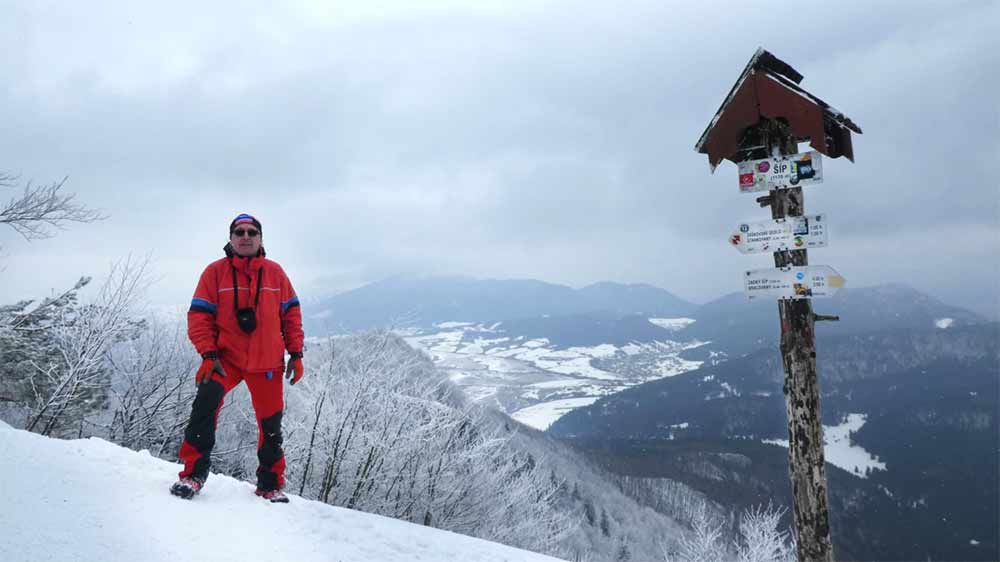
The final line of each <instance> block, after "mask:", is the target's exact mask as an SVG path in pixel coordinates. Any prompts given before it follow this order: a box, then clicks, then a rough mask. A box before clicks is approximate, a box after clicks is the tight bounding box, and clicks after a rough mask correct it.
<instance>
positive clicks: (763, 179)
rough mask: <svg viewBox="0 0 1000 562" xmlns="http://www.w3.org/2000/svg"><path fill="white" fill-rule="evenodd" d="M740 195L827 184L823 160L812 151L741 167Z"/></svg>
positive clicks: (744, 164) (818, 154) (740, 165)
mask: <svg viewBox="0 0 1000 562" xmlns="http://www.w3.org/2000/svg"><path fill="white" fill-rule="evenodd" d="M739 175H740V193H754V192H757V191H770V190H772V189H783V188H788V187H798V186H803V185H812V184H815V183H822V182H823V156H822V155H821V154H820V153H819V152H816V151H815V150H811V151H809V152H803V153H801V154H792V155H790V156H776V157H773V158H763V159H761V160H747V161H745V162H740V164H739Z"/></svg>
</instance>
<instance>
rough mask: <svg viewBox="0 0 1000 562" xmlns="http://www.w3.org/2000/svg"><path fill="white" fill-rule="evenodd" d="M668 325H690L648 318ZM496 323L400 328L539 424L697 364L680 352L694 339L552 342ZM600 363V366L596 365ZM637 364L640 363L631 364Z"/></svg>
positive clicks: (479, 393) (443, 364)
mask: <svg viewBox="0 0 1000 562" xmlns="http://www.w3.org/2000/svg"><path fill="white" fill-rule="evenodd" d="M649 321H650V323H652V324H654V325H656V326H659V327H662V328H664V329H667V330H670V331H677V330H680V329H683V328H684V327H686V326H688V325H690V324H691V323H692V322H694V320H692V319H690V318H651V319H649ZM499 327H500V324H492V325H489V326H487V325H483V324H474V323H469V322H444V323H441V324H437V325H436V330H434V331H430V332H424V333H407V334H401V335H404V336H405V339H406V341H407V342H408V343H409V344H410V345H412V346H413V347H415V348H418V349H422V350H423V351H425V352H426V353H427V354H428V355H430V357H431V358H432V359H433V360H434V363H435V364H436V365H437V367H438V368H439V369H443V370H445V371H446V372H448V374H449V376H450V378H451V380H452V381H454V382H455V383H456V384H458V385H459V386H460V387H461V388H462V389H463V391H464V392H465V393H466V394H467V395H468V396H469V397H470V398H472V399H473V400H476V401H478V402H484V403H487V404H489V405H491V406H494V407H496V408H497V409H499V410H501V411H503V412H505V413H507V414H509V415H511V416H512V417H513V418H514V419H517V420H518V421H520V422H522V423H524V424H526V425H529V426H532V427H534V428H536V429H541V430H545V429H546V428H548V427H549V426H550V425H552V423H553V422H555V421H556V420H557V419H559V418H560V417H561V416H563V415H565V414H566V413H567V412H569V411H571V410H573V409H575V408H579V407H582V406H587V405H589V404H592V403H594V402H595V401H597V400H598V399H599V398H601V397H602V396H607V395H609V394H614V393H616V392H619V391H621V390H623V389H625V388H628V387H630V386H633V385H636V384H640V383H643V382H648V381H650V380H655V379H659V378H663V377H669V376H674V375H678V374H681V373H684V372H687V371H690V370H693V369H697V368H698V367H700V366H701V365H702V363H701V362H700V361H690V360H686V359H683V358H681V357H680V354H681V352H683V351H684V350H686V349H691V348H694V347H698V346H700V345H703V343H701V342H694V343H679V342H672V341H657V342H648V343H630V344H627V345H624V346H615V345H611V344H601V345H596V346H591V347H569V348H565V349H559V348H557V347H556V346H554V345H552V344H551V343H550V342H549V340H547V339H545V338H536V339H527V338H524V337H510V336H507V335H505V334H504V333H503V332H502V331H501V330H500V329H499ZM595 363H596V364H599V365H601V366H595ZM635 365H641V368H636V367H634V366H635Z"/></svg>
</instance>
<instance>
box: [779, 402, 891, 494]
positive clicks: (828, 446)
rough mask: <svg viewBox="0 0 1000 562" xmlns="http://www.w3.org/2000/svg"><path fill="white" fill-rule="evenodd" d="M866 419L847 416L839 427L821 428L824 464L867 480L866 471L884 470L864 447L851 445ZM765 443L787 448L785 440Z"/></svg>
mask: <svg viewBox="0 0 1000 562" xmlns="http://www.w3.org/2000/svg"><path fill="white" fill-rule="evenodd" d="M865 421H866V418H865V416H864V415H863V414H849V415H848V416H847V419H846V420H844V422H843V423H841V424H840V425H824V426H823V441H824V447H823V453H824V455H825V457H826V462H828V463H830V464H832V465H834V466H837V467H840V468H843V469H844V470H846V471H848V472H850V473H851V474H853V475H855V476H859V477H861V478H867V477H868V475H867V470H868V469H869V468H870V469H872V470H885V469H886V466H885V463H884V462H881V461H879V460H878V458H877V457H875V456H873V455H872V454H871V453H869V452H868V451H866V450H865V449H864V447H860V446H858V445H852V444H851V438H850V434H851V432H852V431H857V430H859V429H861V426H863V425H865ZM764 442H765V443H771V444H772V445H780V446H782V447H785V448H788V440H787V439H765V440H764Z"/></svg>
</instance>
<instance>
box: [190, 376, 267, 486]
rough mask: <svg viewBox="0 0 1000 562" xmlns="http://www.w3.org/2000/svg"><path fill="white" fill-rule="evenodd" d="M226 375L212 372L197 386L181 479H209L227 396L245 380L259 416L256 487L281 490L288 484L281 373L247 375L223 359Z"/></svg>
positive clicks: (255, 411)
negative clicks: (284, 446)
mask: <svg viewBox="0 0 1000 562" xmlns="http://www.w3.org/2000/svg"><path fill="white" fill-rule="evenodd" d="M222 367H223V368H224V369H225V370H226V376H225V377H223V376H221V375H219V373H212V379H211V380H210V381H208V382H206V383H204V384H202V385H199V386H198V393H197V395H195V399H194V404H193V405H192V406H191V419H190V421H188V426H187V429H185V430H184V442H183V443H181V450H180V454H179V456H180V458H181V460H182V461H184V470H182V471H181V472H180V477H181V478H185V477H194V478H198V479H200V480H201V481H203V482H204V481H205V479H206V478H208V472H209V468H210V467H211V464H212V448H213V447H214V446H215V427H216V423H217V421H218V417H219V410H220V409H221V408H222V404H223V401H224V400H225V397H226V394H228V393H229V391H230V390H232V389H233V388H235V387H236V385H238V384H239V383H240V381H246V383H247V388H248V389H249V390H250V400H251V402H252V403H253V409H254V413H255V414H256V417H257V430H258V437H257V460H258V462H259V464H258V466H257V487H258V488H260V489H262V490H280V489H281V488H282V487H283V486H284V485H285V453H284V451H282V450H281V443H282V437H281V414H282V410H283V409H284V399H283V397H282V391H283V390H284V388H283V385H282V380H281V373H280V372H278V371H267V372H260V373H247V372H243V371H241V370H239V369H237V368H236V367H235V366H233V365H231V364H229V363H228V362H226V360H225V359H223V360H222Z"/></svg>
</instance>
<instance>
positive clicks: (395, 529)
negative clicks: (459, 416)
mask: <svg viewBox="0 0 1000 562" xmlns="http://www.w3.org/2000/svg"><path fill="white" fill-rule="evenodd" d="M178 468H179V467H178V466H177V465H175V464H172V463H168V462H165V461H162V460H159V459H156V458H153V457H152V456H150V455H149V454H148V453H146V452H138V453H137V452H135V451H131V450H128V449H123V448H121V447H118V446H116V445H113V444H111V443H108V442H106V441H103V440H100V439H95V438H92V439H80V440H73V441H62V440H57V439H48V438H45V437H41V436H38V435H35V434H32V433H28V432H25V431H20V430H15V429H12V428H11V427H10V426H8V425H6V424H4V423H3V422H0V495H2V497H3V499H4V502H5V504H6V505H5V507H4V508H3V509H0V560H3V561H4V562H19V561H31V562H38V561H43V560H52V561H59V562H64V561H72V560H88V561H89V560H102V561H108V562H117V561H121V562H126V561H128V562H131V561H133V560H143V561H147V562H158V561H162V562H177V561H179V560H185V561H188V560H192V561H194V560H212V561H224V560H232V561H239V562H246V561H248V560H267V561H270V562H280V561H283V560H289V561H294V562H308V561H311V560H317V561H320V560H322V561H324V562H327V561H338V562H348V561H358V562H361V561H364V562H388V561H395V560H399V561H407V562H411V561H420V560H423V561H442V562H446V561H449V560H460V561H484V562H494V561H495V562H500V561H508V562H543V561H555V560H556V559H555V558H551V557H548V556H543V555H540V554H535V553H532V552H527V551H524V550H518V549H515V548H511V547H508V546H503V545H499V544H496V543H491V542H487V541H483V540H479V539H475V538H471V537H466V536H463V535H458V534H454V533H449V532H446V531H441V530H437V529H431V528H428V527H422V526H419V525H414V524H410V523H406V522H403V521H398V520H395V519H389V518H386V517H379V516H376V515H371V514H367V513H361V512H357V511H351V510H347V509H342V508H337V507H332V506H328V505H325V504H322V503H319V502H314V501H308V500H304V499H302V498H299V497H298V496H292V497H291V503H290V504H285V505H280V504H274V505H272V504H269V503H266V502H264V501H263V500H261V499H259V498H257V497H256V496H254V495H253V488H252V487H251V485H250V484H248V483H246V482H240V481H237V480H234V479H232V478H229V477H226V476H218V475H213V476H212V478H211V479H209V481H208V483H207V485H206V486H205V489H204V490H203V492H202V494H201V495H200V496H198V497H196V498H195V499H194V500H193V501H185V500H181V499H178V498H175V497H173V496H170V495H169V493H168V492H167V489H168V488H169V486H170V484H171V483H172V482H173V481H174V479H175V478H176V474H177V471H178Z"/></svg>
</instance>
